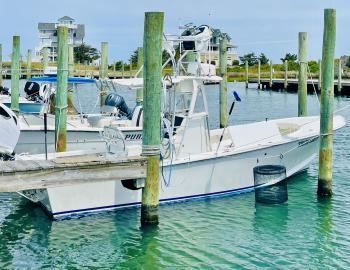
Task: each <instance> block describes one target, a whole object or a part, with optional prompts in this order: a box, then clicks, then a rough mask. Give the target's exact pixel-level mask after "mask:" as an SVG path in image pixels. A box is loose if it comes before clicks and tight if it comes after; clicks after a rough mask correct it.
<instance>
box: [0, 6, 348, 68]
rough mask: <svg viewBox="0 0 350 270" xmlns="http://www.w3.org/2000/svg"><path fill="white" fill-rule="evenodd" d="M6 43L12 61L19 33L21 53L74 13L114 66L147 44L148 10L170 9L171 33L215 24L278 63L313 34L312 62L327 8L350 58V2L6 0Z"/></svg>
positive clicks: (1, 37) (2, 36) (0, 37)
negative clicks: (43, 26) (44, 26)
mask: <svg viewBox="0 0 350 270" xmlns="http://www.w3.org/2000/svg"><path fill="white" fill-rule="evenodd" d="M0 2H1V10H2V13H1V28H0V43H2V44H3V50H4V52H3V53H4V58H5V59H8V58H9V54H10V51H11V41H12V36H13V35H20V36H21V51H22V54H23V55H25V54H26V51H27V49H28V48H33V49H34V47H35V46H36V44H37V43H38V33H37V23H38V22H55V21H56V20H57V18H59V17H62V16H64V15H68V16H70V17H73V18H75V19H76V22H78V23H84V24H85V27H86V36H85V42H86V43H88V44H91V45H93V46H95V47H98V48H99V46H100V42H101V41H107V42H109V62H111V61H113V60H117V59H123V60H127V59H128V58H129V55H130V54H131V53H132V51H133V50H135V48H137V47H138V46H141V45H142V36H143V19H144V12H145V11H164V12H165V23H164V29H165V32H166V33H178V28H177V27H178V25H179V24H185V23H188V22H193V23H194V24H196V25H199V24H209V25H211V26H213V27H215V28H220V29H221V30H222V31H223V32H227V33H228V34H229V35H230V36H231V37H232V40H233V42H234V43H235V44H236V45H238V46H239V48H238V53H239V54H240V55H242V54H245V53H248V52H255V53H257V54H259V53H261V52H263V53H265V54H266V55H267V56H268V57H269V58H271V59H272V60H273V61H274V62H276V63H277V62H279V61H280V60H279V58H280V57H282V56H284V55H285V53H286V52H293V53H297V43H298V41H297V37H298V32H308V35H309V59H318V58H320V57H321V47H322V33H323V9H324V8H329V7H330V8H335V9H336V10H337V46H336V55H337V56H339V55H344V54H350V31H349V26H350V16H349V13H350V1H349V0H337V1H336V0H264V1H261V0H244V1H235V0H231V1H229V0H220V1H208V0H201V1H193V0H192V1H189V0H187V1H184V0H177V1H165V0H163V1H161V0H144V1H140V0H139V1H135V0H129V1H118V0H114V1H113V0H99V1H87V0H75V1H74V0H59V1H48V0H46V1H43V0H30V1H18V0H12V1H5V0H1V1H0Z"/></svg>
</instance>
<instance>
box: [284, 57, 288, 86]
mask: <svg viewBox="0 0 350 270" xmlns="http://www.w3.org/2000/svg"><path fill="white" fill-rule="evenodd" d="M287 88H288V60H284V89H287Z"/></svg>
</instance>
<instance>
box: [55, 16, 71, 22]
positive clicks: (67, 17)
mask: <svg viewBox="0 0 350 270" xmlns="http://www.w3.org/2000/svg"><path fill="white" fill-rule="evenodd" d="M58 21H74V19H73V18H71V17H69V16H63V17H62V18H59V19H58Z"/></svg>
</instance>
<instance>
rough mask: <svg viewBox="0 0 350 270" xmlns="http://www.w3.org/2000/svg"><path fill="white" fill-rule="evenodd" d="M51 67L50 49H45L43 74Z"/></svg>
mask: <svg viewBox="0 0 350 270" xmlns="http://www.w3.org/2000/svg"><path fill="white" fill-rule="evenodd" d="M48 66H49V49H48V48H46V47H45V48H43V74H45V69H46V68H47V67H48Z"/></svg>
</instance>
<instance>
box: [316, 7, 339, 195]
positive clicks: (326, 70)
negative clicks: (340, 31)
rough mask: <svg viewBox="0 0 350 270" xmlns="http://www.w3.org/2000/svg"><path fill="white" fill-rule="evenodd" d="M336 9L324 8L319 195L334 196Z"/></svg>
mask: <svg viewBox="0 0 350 270" xmlns="http://www.w3.org/2000/svg"><path fill="white" fill-rule="evenodd" d="M335 37H336V12H335V9H325V10H324V30H323V49H322V87H321V120H320V152H319V174H318V188H317V195H318V196H319V197H329V196H332V170H333V168H332V166H333V163H332V156H333V100H334V50H335Z"/></svg>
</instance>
